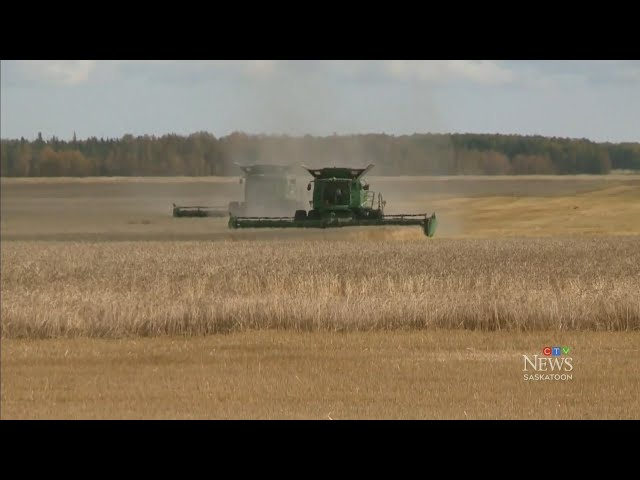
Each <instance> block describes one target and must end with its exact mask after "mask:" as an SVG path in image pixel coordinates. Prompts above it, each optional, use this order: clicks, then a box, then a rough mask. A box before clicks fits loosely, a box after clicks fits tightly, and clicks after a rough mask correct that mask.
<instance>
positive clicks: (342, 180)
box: [229, 165, 437, 237]
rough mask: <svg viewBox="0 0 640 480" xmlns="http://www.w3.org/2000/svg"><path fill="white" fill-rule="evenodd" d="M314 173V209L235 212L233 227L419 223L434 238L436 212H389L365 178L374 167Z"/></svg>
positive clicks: (317, 226)
mask: <svg viewBox="0 0 640 480" xmlns="http://www.w3.org/2000/svg"><path fill="white" fill-rule="evenodd" d="M304 168H306V170H307V171H308V172H309V173H310V174H311V175H312V176H313V178H314V179H313V180H312V181H311V182H309V185H308V186H307V190H311V183H313V184H314V185H313V200H312V201H311V202H309V203H310V205H311V207H312V209H311V210H309V212H307V211H306V210H296V211H295V214H294V216H293V217H259V216H240V215H237V216H236V215H233V214H231V215H230V217H229V227H230V228H336V227H352V226H384V225H419V226H421V227H422V229H423V231H424V234H425V235H426V236H428V237H432V236H433V234H434V233H435V230H436V225H437V220H436V215H435V213H433V214H431V215H430V216H429V215H427V214H426V213H425V214H403V215H385V214H384V207H385V205H386V201H384V200H383V199H382V194H380V193H378V194H376V193H374V192H371V191H369V185H368V184H367V183H366V182H365V181H364V180H362V177H363V176H364V175H365V174H366V173H367V172H368V171H369V170H371V169H372V168H373V165H369V166H368V167H367V168H339V167H332V168H318V169H316V168H309V167H304Z"/></svg>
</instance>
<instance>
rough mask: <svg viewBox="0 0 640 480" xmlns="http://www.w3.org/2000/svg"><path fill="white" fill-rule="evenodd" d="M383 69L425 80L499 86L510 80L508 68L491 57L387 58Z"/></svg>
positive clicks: (407, 77) (404, 77)
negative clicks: (460, 58)
mask: <svg viewBox="0 0 640 480" xmlns="http://www.w3.org/2000/svg"><path fill="white" fill-rule="evenodd" d="M383 68H384V69H385V71H386V72H388V74H389V75H391V76H392V77H395V78H399V79H409V80H418V81H423V82H428V83H446V82H450V81H457V80H466V81H470V82H472V83H477V84H481V85H502V84H506V83H510V82H512V81H513V80H514V74H513V72H512V71H511V70H509V69H508V68H506V67H504V66H503V65H501V64H500V63H498V62H496V61H491V60H387V61H385V62H384V63H383Z"/></svg>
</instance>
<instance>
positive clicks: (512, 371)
mask: <svg viewBox="0 0 640 480" xmlns="http://www.w3.org/2000/svg"><path fill="white" fill-rule="evenodd" d="M305 181H306V180H305ZM369 183H371V185H372V190H375V191H378V190H379V191H382V193H383V194H384V195H385V198H386V199H387V201H388V205H387V209H386V210H387V212H388V213H401V212H404V213H430V212H432V211H435V212H436V213H437V214H438V217H439V228H438V231H437V232H436V236H435V237H433V238H430V239H429V238H426V237H425V236H424V235H423V234H422V232H421V230H420V228H419V227H405V228H373V227H371V228H345V229H337V230H331V231H329V230H326V231H323V230H319V231H314V230H306V229H305V230H286V231H282V230H265V231H262V230H243V231H232V230H229V229H227V227H226V219H224V218H209V219H175V218H172V217H171V203H172V202H175V203H178V204H186V205H188V204H210V205H219V206H224V205H226V204H227V203H228V202H229V201H231V200H238V199H241V186H240V185H239V184H238V183H237V181H235V180H234V179H231V180H229V179H224V181H220V179H162V178H153V179H144V180H142V181H136V179H127V180H126V181H122V180H120V179H108V180H103V179H78V180H75V179H50V180H45V179H36V180H29V179H2V183H1V184H0V188H1V213H0V235H1V236H0V240H1V261H2V266H1V267H2V270H1V289H2V297H1V298H2V301H1V310H0V313H1V316H2V418H140V417H143V418H148V417H153V418H327V416H329V417H332V418H334V417H335V418H599V417H601V418H604V417H606V418H632V417H634V416H635V417H636V418H637V413H633V412H637V411H639V410H638V408H637V406H638V405H637V398H638V397H640V385H639V382H638V378H640V375H638V365H639V363H638V352H639V351H640V332H639V330H640V293H638V292H640V176H637V175H616V176H603V177H599V176H577V177H544V176H535V177H515V178H513V177H493V178H489V177H446V178H422V177H421V178H376V177H371V178H370V179H369ZM96 337H97V338H96ZM149 337H151V338H149ZM560 341H563V342H568V343H571V344H572V345H573V346H574V347H573V348H574V350H575V351H576V353H575V357H576V362H577V361H578V358H580V360H579V362H580V365H581V366H580V367H579V366H576V372H575V376H574V379H573V380H572V381H570V382H566V383H561V384H560V385H556V386H554V385H553V384H557V383H558V382H546V383H545V382H538V384H531V382H524V381H523V380H522V378H521V370H522V368H521V363H522V362H521V355H522V354H526V353H534V352H538V351H539V350H540V349H541V348H542V347H543V346H545V345H547V344H553V343H554V342H560ZM230 345H231V346H233V348H231V347H229V346H230ZM227 347H228V348H227ZM616 349H622V350H623V351H624V352H626V353H624V354H622V355H613V354H612V353H611V352H613V351H615V350H616ZM622 350H621V351H622ZM607 352H608V353H607ZM585 362H586V363H585ZM588 362H593V363H592V364H589V363H588ZM588 365H591V366H588ZM256 368H258V373H256V372H255V369H256ZM180 372H183V373H184V375H182V374H181V373H180ZM373 372H376V374H375V375H374V374H373ZM256 375H257V376H256ZM296 378H297V380H296ZM212 379H214V380H212ZM603 379H604V380H603ZM105 382H106V383H105ZM340 385H342V387H340ZM460 385H463V386H460ZM352 387H353V388H352ZM552 388H554V389H555V390H553V391H554V392H555V393H554V395H557V402H555V400H556V398H555V397H554V402H555V403H553V405H552V407H549V408H547V409H544V408H543V405H542V404H541V403H540V402H542V400H541V399H540V398H537V399H536V398H532V395H533V394H536V395H537V394H538V393H539V394H540V395H542V396H544V395H547V396H548V395H549V392H550V391H551V389H552ZM611 391H615V392H618V393H619V395H614V394H612V393H610V392H611ZM536 392H537V393H536ZM607 392H609V393H607ZM258 399H263V400H262V401H258ZM633 399H635V400H633ZM634 401H635V404H634ZM149 402H151V404H152V405H153V408H152V409H151V410H147V409H146V408H145V405H146V404H148V403H149ZM536 402H537V403H536ZM594 402H601V403H599V404H598V403H594ZM634 405H635V406H634ZM632 407H633V408H632ZM325 410H326V412H325ZM331 412H333V413H331ZM330 413H331V414H330Z"/></svg>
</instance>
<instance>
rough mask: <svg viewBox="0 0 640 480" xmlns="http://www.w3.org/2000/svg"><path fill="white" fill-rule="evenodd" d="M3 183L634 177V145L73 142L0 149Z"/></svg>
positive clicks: (481, 139)
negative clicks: (369, 170) (267, 171)
mask: <svg viewBox="0 0 640 480" xmlns="http://www.w3.org/2000/svg"><path fill="white" fill-rule="evenodd" d="M0 160H1V163H0V175H2V176H6V177H38V176H46V177H55V176H72V177H82V176H181V175H186V176H208V175H222V176H225V175H237V174H238V173H239V170H238V169H237V168H236V167H235V165H234V163H241V164H242V163H258V162H263V163H285V164H305V165H308V166H312V167H314V168H317V167H321V166H340V165H348V166H358V165H366V164H369V163H374V164H375V165H376V174H378V175H458V174H467V175H520V174H580V173H587V174H604V173H609V172H610V171H611V170H613V169H616V170H617V169H619V170H639V171H640V143H618V144H614V143H596V142H592V141H589V140H587V139H567V138H557V137H542V136H523V135H498V134H451V135H446V134H414V135H402V136H391V135H385V134H369V135H344V136H338V135H333V136H328V137H313V136H310V135H307V136H304V137H291V136H285V135H282V136H277V135H248V134H245V133H240V132H234V133H232V134H231V135H228V136H224V137H220V138H216V137H215V136H214V135H212V134H211V133H208V132H198V133H194V134H192V135H188V136H181V135H175V134H170V135H163V136H150V135H145V136H138V137H134V136H132V135H125V136H123V137H122V138H119V139H112V138H107V139H104V138H100V139H98V138H96V137H91V138H87V139H84V140H78V139H77V138H76V136H75V135H74V136H73V139H72V140H70V141H63V140H59V139H57V138H56V137H52V138H50V139H48V140H45V139H43V138H42V135H41V134H38V137H37V138H36V140H33V141H29V140H26V139H24V138H20V139H3V140H1V141H0Z"/></svg>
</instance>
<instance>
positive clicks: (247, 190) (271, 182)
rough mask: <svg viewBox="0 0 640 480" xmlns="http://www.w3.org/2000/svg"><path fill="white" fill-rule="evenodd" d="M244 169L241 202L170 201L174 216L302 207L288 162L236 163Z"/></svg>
mask: <svg viewBox="0 0 640 480" xmlns="http://www.w3.org/2000/svg"><path fill="white" fill-rule="evenodd" d="M236 165H237V166H238V167H240V169H241V170H242V171H243V172H244V177H243V178H241V179H240V183H241V184H244V201H243V202H231V203H229V205H228V207H227V208H225V207H211V206H180V205H176V204H173V216H174V217H226V216H227V215H230V216H234V217H243V216H249V215H250V216H280V215H287V214H289V213H290V212H292V211H294V210H296V209H298V208H304V204H303V203H302V202H300V201H299V200H298V198H299V196H300V195H299V192H298V190H297V186H296V176H295V175H294V174H293V167H292V166H288V165H268V164H264V165H247V166H243V165H238V164H236Z"/></svg>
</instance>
